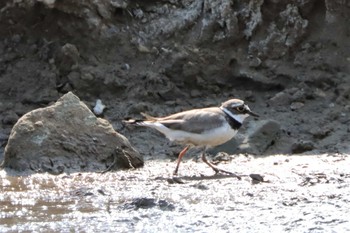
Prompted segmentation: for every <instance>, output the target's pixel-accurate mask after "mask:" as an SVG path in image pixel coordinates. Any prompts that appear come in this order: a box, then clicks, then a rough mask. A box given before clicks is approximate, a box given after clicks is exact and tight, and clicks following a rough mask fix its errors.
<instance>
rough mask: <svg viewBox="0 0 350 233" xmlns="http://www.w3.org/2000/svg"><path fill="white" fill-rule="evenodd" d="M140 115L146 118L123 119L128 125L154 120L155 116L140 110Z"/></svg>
mask: <svg viewBox="0 0 350 233" xmlns="http://www.w3.org/2000/svg"><path fill="white" fill-rule="evenodd" d="M141 115H142V116H144V117H145V118H146V119H144V120H140V119H125V120H123V123H124V124H128V125H145V124H144V122H145V121H148V122H149V121H151V122H153V121H156V120H157V118H156V117H153V116H151V115H148V114H147V113H144V112H141Z"/></svg>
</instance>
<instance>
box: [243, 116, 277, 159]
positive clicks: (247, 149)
mask: <svg viewBox="0 0 350 233" xmlns="http://www.w3.org/2000/svg"><path fill="white" fill-rule="evenodd" d="M280 133H281V127H280V124H279V123H278V122H276V121H273V120H261V121H254V122H251V123H250V124H249V128H248V129H247V132H246V134H245V137H244V139H243V142H242V143H241V144H240V145H239V150H240V151H242V152H244V153H249V154H255V155H262V154H264V152H265V151H266V150H268V149H269V147H271V146H272V145H274V144H275V142H276V140H278V137H279V135H280Z"/></svg>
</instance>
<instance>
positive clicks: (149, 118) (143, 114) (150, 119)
mask: <svg viewBox="0 0 350 233" xmlns="http://www.w3.org/2000/svg"><path fill="white" fill-rule="evenodd" d="M141 115H142V116H144V117H145V118H146V120H147V121H156V120H157V118H156V117H153V116H151V115H149V114H147V113H144V112H141Z"/></svg>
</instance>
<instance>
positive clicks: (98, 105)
mask: <svg viewBox="0 0 350 233" xmlns="http://www.w3.org/2000/svg"><path fill="white" fill-rule="evenodd" d="M105 108H106V105H104V104H103V103H102V101H101V100H100V99H98V100H96V104H95V107H94V113H95V114H96V115H97V116H98V115H101V114H102V113H103V110H104V109H105Z"/></svg>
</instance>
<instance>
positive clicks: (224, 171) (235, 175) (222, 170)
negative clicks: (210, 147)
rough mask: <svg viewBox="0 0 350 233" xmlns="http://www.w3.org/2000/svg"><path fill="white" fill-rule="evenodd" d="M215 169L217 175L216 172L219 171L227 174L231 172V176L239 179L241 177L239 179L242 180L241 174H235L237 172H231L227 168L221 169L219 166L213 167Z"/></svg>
mask: <svg viewBox="0 0 350 233" xmlns="http://www.w3.org/2000/svg"><path fill="white" fill-rule="evenodd" d="M211 168H212V169H213V170H214V171H215V175H216V174H218V173H225V174H229V175H231V176H234V177H236V178H237V179H239V180H241V179H242V178H241V176H239V175H237V174H235V173H233V172H229V171H226V170H224V169H221V168H218V167H216V166H215V167H214V166H213V167H211Z"/></svg>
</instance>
